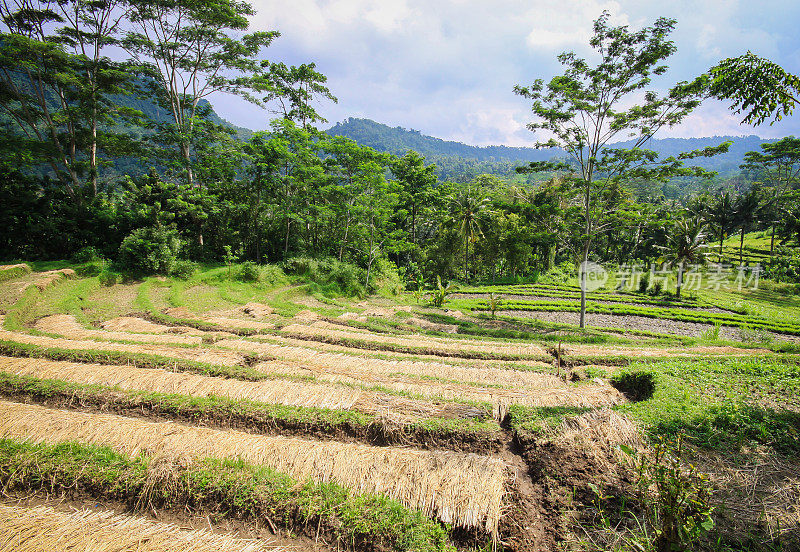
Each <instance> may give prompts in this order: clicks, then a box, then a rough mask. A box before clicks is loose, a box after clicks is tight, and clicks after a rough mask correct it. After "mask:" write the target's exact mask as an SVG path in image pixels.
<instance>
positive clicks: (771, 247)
mask: <svg viewBox="0 0 800 552" xmlns="http://www.w3.org/2000/svg"><path fill="white" fill-rule="evenodd" d="M774 254H775V225H774V224H773V225H772V237H770V240H769V256H770V257H772V256H773V255H774Z"/></svg>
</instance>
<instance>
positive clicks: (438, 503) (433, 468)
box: [0, 401, 506, 535]
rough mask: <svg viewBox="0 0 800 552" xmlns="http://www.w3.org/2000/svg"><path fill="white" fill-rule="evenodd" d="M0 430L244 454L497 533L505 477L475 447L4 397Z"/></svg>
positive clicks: (122, 445) (205, 454)
mask: <svg viewBox="0 0 800 552" xmlns="http://www.w3.org/2000/svg"><path fill="white" fill-rule="evenodd" d="M0 436H3V437H8V438H17V439H25V440H28V441H31V442H35V443H38V442H48V443H62V442H81V443H86V444H91V445H99V446H109V447H112V448H113V449H115V450H117V451H118V452H121V453H123V454H128V455H132V456H133V455H137V454H140V453H143V454H147V455H152V456H156V457H167V458H176V457H181V456H183V457H189V458H220V459H225V458H228V459H231V458H239V459H241V460H243V461H245V462H247V463H250V464H254V465H264V466H268V467H270V468H272V469H275V470H277V471H279V472H282V473H287V474H289V475H291V476H292V477H294V478H296V479H298V480H307V479H311V480H313V481H315V482H317V483H324V482H329V481H333V482H336V483H338V484H340V485H342V486H344V487H348V488H349V489H351V490H352V491H354V492H355V493H357V494H380V495H385V496H387V497H389V498H392V499H395V500H398V501H399V502H401V503H402V504H403V505H405V506H406V507H409V508H414V509H418V510H420V511H422V512H423V513H424V514H425V515H427V516H429V517H435V518H438V519H439V520H440V521H443V522H445V523H452V524H454V525H457V526H459V527H465V528H483V529H485V530H486V531H487V532H489V533H491V534H492V535H496V534H497V527H498V523H499V519H500V512H501V500H502V497H503V490H504V484H505V480H506V468H505V464H504V463H503V462H502V461H500V460H498V459H494V458H490V457H487V456H481V455H477V454H465V453H457V452H447V451H423V450H415V449H409V448H399V447H373V446H368V445H360V444H355V443H339V442H333V441H326V442H320V441H313V440H307V439H298V438H289V437H280V436H262V435H251V434H248V433H244V432H241V431H233V430H230V431H223V430H215V429H208V428H200V427H193V426H185V425H180V424H176V423H172V422H160V423H159V422H146V421H143V420H139V419H132V418H125V417H122V416H115V415H111V414H93V413H84V412H74V411H65V410H54V409H49V408H45V407H42V406H37V405H24V404H18V403H11V402H6V401H0Z"/></svg>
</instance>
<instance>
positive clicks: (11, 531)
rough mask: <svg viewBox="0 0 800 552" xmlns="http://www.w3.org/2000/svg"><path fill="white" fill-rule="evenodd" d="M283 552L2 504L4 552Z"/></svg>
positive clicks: (130, 521) (138, 522)
mask: <svg viewBox="0 0 800 552" xmlns="http://www.w3.org/2000/svg"><path fill="white" fill-rule="evenodd" d="M70 550H71V551H81V552H268V551H269V552H284V551H288V550H289V549H288V548H285V547H278V546H274V545H272V546H271V545H269V544H268V543H265V542H263V541H256V540H252V539H238V538H233V537H230V536H227V535H217V534H214V533H212V532H211V531H208V530H205V529H200V530H195V531H187V530H184V529H180V528H178V527H176V526H175V525H172V524H169V523H160V522H156V521H150V520H147V519H144V518H141V517H135V516H128V515H121V514H115V513H114V512H110V511H106V512H92V511H89V510H79V511H76V512H72V513H66V512H60V511H58V510H55V509H53V508H51V507H48V506H38V507H34V508H25V507H22V506H7V505H0V552H61V551H70Z"/></svg>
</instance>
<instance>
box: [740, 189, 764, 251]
mask: <svg viewBox="0 0 800 552" xmlns="http://www.w3.org/2000/svg"><path fill="white" fill-rule="evenodd" d="M734 213H735V214H736V223H737V225H738V226H739V230H740V234H739V265H740V266H741V264H742V260H743V251H744V235H745V234H746V233H747V231H748V230H750V227H751V226H752V225H753V223H754V222H756V221H757V220H758V219H759V217H760V215H761V198H759V196H758V191H757V190H754V189H751V190H750V191H749V192H747V193H746V194H743V195H740V196H739V197H738V198H736V204H735V207H734Z"/></svg>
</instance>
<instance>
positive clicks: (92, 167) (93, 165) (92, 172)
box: [89, 99, 97, 196]
mask: <svg viewBox="0 0 800 552" xmlns="http://www.w3.org/2000/svg"><path fill="white" fill-rule="evenodd" d="M96 101H97V100H96V99H93V102H96ZM89 177H90V178H91V181H92V195H93V196H96V195H97V105H96V104H93V105H92V144H91V151H90V154H89Z"/></svg>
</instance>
